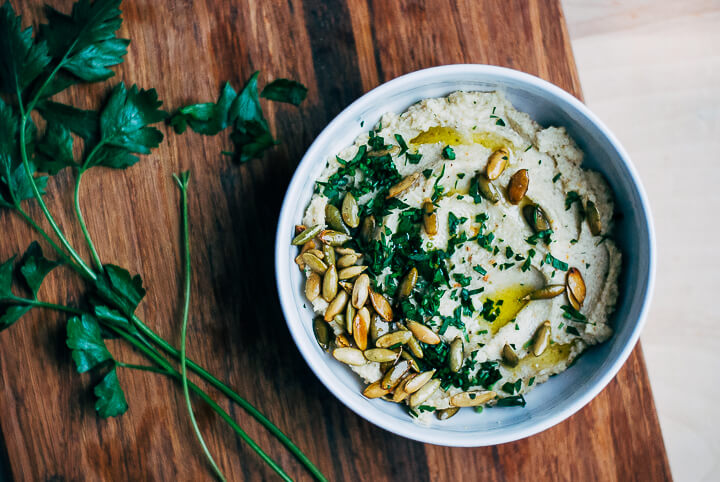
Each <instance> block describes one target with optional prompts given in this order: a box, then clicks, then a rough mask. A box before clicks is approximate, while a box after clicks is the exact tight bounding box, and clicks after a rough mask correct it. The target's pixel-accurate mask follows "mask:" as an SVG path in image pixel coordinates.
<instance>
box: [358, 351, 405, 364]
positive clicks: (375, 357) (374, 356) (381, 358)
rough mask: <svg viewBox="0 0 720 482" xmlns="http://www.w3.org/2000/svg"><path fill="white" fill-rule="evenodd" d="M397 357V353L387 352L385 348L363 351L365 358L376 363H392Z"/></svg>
mask: <svg viewBox="0 0 720 482" xmlns="http://www.w3.org/2000/svg"><path fill="white" fill-rule="evenodd" d="M398 356H399V352H397V351H393V350H388V349H387V348H371V349H369V350H365V358H367V359H368V360H370V361H373V362H378V363H387V362H394V361H395V360H397V358H398Z"/></svg>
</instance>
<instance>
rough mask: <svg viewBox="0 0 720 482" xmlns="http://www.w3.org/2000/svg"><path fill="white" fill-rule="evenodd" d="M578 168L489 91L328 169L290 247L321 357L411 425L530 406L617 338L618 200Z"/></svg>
mask: <svg viewBox="0 0 720 482" xmlns="http://www.w3.org/2000/svg"><path fill="white" fill-rule="evenodd" d="M582 158H583V153H582V152H581V151H580V150H579V149H578V147H577V146H576V145H575V143H574V142H573V140H572V139H571V138H570V137H569V136H568V134H567V133H566V132H565V130H564V129H563V128H558V127H548V128H542V127H541V126H539V125H538V124H537V123H536V122H534V121H533V120H532V119H531V118H530V117H529V116H528V115H527V114H525V113H523V112H519V111H518V110H516V109H515V108H514V107H513V106H512V104H511V103H510V102H508V101H507V100H506V99H505V97H504V96H503V95H502V94H501V93H499V92H455V93H453V94H451V95H449V96H448V97H443V98H434V99H426V100H423V101H422V102H419V103H417V104H415V105H413V106H411V107H410V108H409V109H408V110H407V111H406V112H404V113H402V114H400V115H397V114H393V113H388V114H385V115H384V116H383V117H382V119H381V122H380V123H379V124H378V125H377V126H375V128H374V129H372V130H370V131H369V133H368V134H367V135H362V136H360V137H359V138H358V139H357V140H356V141H355V143H354V144H353V145H351V146H349V147H347V148H345V149H343V150H342V151H341V152H339V153H338V154H337V155H336V156H335V155H333V156H332V158H330V159H329V160H328V162H327V166H326V168H325V170H324V171H323V172H322V174H321V176H320V178H319V179H318V180H317V182H316V187H315V193H314V195H313V197H312V199H311V201H310V204H309V206H308V207H307V210H306V211H305V215H304V218H303V219H302V224H299V225H298V226H297V227H296V233H295V238H294V239H293V241H292V242H293V244H295V245H298V246H299V247H300V252H299V254H298V256H297V258H296V260H295V261H296V263H297V264H298V266H299V267H300V269H301V270H302V271H303V272H304V273H305V275H306V277H307V279H306V284H305V294H306V296H307V298H308V300H309V301H310V302H311V303H312V306H313V308H314V310H315V312H316V313H317V315H318V316H317V318H316V319H315V320H314V322H313V323H314V325H313V328H314V332H315V335H316V338H317V341H318V343H319V344H320V346H321V347H322V348H323V349H326V350H328V351H329V352H330V353H331V354H332V356H334V357H335V358H336V359H337V360H339V361H340V362H342V363H345V364H347V365H349V366H350V367H351V368H352V369H353V370H354V371H355V372H356V373H357V374H358V375H359V376H360V377H362V379H363V380H364V382H365V383H366V384H367V385H366V388H365V389H364V392H363V394H364V395H365V396H366V397H368V398H383V399H385V400H387V401H389V402H395V403H402V404H406V405H407V408H408V412H409V413H410V415H411V416H413V417H414V418H416V419H417V420H419V421H427V419H428V417H431V416H432V414H433V413H434V414H435V415H436V416H437V417H438V418H439V419H441V420H444V419H447V418H449V417H451V416H453V415H454V414H455V413H456V412H457V411H458V410H459V409H460V408H461V407H476V410H480V409H481V407H482V406H516V405H517V406H524V405H525V403H526V402H525V398H524V396H523V395H524V394H525V393H527V392H528V391H530V390H532V389H533V387H535V386H537V385H538V384H540V383H543V382H544V381H546V380H547V379H548V377H549V376H551V375H554V374H556V373H559V372H562V371H563V370H565V369H567V368H568V367H569V366H570V364H571V363H572V362H573V360H574V359H576V358H577V357H578V356H579V355H580V354H581V353H582V352H583V350H585V349H586V348H587V347H588V346H591V345H594V344H596V343H601V342H603V341H605V340H607V339H608V338H609V337H610V336H611V335H612V329H611V327H610V325H609V323H608V318H609V316H610V314H611V313H612V311H613V309H614V306H615V303H616V298H617V280H618V275H619V271H620V264H621V263H620V258H621V256H620V252H619V251H618V249H617V247H616V245H615V244H614V243H613V241H612V238H610V237H609V236H608V235H609V233H610V232H611V228H612V218H613V199H612V194H611V191H610V189H609V188H608V186H607V185H606V183H605V181H604V180H603V178H602V177H601V176H600V174H598V173H596V172H593V171H589V170H585V169H583V168H582V167H581V163H582Z"/></svg>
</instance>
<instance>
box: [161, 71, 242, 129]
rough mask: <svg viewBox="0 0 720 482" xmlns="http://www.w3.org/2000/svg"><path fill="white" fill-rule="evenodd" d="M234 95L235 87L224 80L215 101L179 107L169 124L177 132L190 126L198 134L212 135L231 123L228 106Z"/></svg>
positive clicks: (235, 95)
mask: <svg viewBox="0 0 720 482" xmlns="http://www.w3.org/2000/svg"><path fill="white" fill-rule="evenodd" d="M236 97H237V94H236V93H235V89H233V88H232V87H231V86H230V84H229V83H228V82H225V85H224V86H223V88H222V91H221V92H220V96H219V97H218V100H217V102H215V103H212V102H206V103H203V104H193V105H188V106H185V107H181V108H180V110H179V111H178V113H177V114H175V115H174V116H173V117H172V119H170V125H171V126H173V127H174V128H175V132H176V133H178V134H182V133H183V132H185V129H186V128H187V126H190V128H191V129H192V130H193V131H195V132H197V133H198V134H203V135H206V136H214V135H215V134H217V133H219V132H220V131H222V130H223V129H225V128H227V127H228V126H229V125H230V124H231V123H232V119H230V106H231V105H232V103H233V101H234V100H235V98H236Z"/></svg>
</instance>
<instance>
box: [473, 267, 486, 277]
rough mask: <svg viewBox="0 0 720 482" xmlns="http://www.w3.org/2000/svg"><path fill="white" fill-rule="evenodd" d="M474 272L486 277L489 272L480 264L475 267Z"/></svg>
mask: <svg viewBox="0 0 720 482" xmlns="http://www.w3.org/2000/svg"><path fill="white" fill-rule="evenodd" d="M473 270H474V271H477V272H478V273H480V275H481V276H485V275H486V274H487V270H486V269H485V268H483V267H482V266H480V265H479V264H478V265H476V266H473Z"/></svg>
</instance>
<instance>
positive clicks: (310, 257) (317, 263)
mask: <svg viewBox="0 0 720 482" xmlns="http://www.w3.org/2000/svg"><path fill="white" fill-rule="evenodd" d="M302 261H303V263H305V265H306V266H307V267H308V268H310V269H311V270H313V271H315V272H316V273H318V274H325V271H327V269H328V267H327V265H326V264H325V263H323V262H322V260H320V258H318V257H317V256H315V255H314V254H312V253H310V252H307V253H303V254H302Z"/></svg>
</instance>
